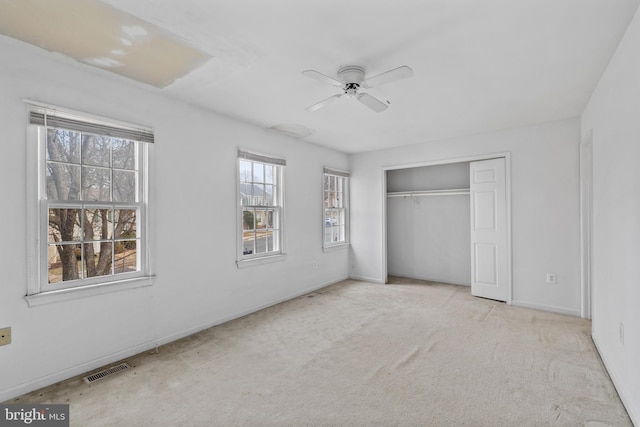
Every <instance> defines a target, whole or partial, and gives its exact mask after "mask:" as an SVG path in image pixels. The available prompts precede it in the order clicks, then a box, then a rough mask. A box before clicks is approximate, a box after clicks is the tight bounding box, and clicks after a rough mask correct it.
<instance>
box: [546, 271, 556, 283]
mask: <svg viewBox="0 0 640 427" xmlns="http://www.w3.org/2000/svg"><path fill="white" fill-rule="evenodd" d="M547 283H556V273H547Z"/></svg>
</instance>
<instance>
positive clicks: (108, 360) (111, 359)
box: [0, 341, 156, 402]
mask: <svg viewBox="0 0 640 427" xmlns="http://www.w3.org/2000/svg"><path fill="white" fill-rule="evenodd" d="M155 347H156V342H155V341H147V342H145V343H144V344H140V345H136V346H134V347H131V348H128V349H125V350H122V351H118V352H115V353H112V354H110V355H107V356H103V357H100V358H98V359H94V360H91V361H88V362H85V363H82V364H80V365H77V366H73V367H71V368H68V369H63V370H62V371H59V372H55V373H53V374H50V375H45V376H44V377H40V378H37V379H35V380H32V381H28V382H26V383H23V384H19V385H17V386H15V387H11V388H9V389H7V390H0V402H4V401H6V400H10V399H13V398H15V397H18V396H21V395H23V394H25V393H29V392H32V391H34V390H38V389H39V388H42V387H47V386H50V385H52V384H55V383H57V382H60V381H64V380H67V379H69V378H73V377H76V376H78V375H82V374H84V373H87V372H90V371H93V370H95V369H98V368H101V367H103V366H105V365H109V364H113V363H116V362H119V361H120V360H122V359H126V358H127V357H131V356H135V355H136V354H140V353H143V352H145V351H148V350H151V349H153V348H155Z"/></svg>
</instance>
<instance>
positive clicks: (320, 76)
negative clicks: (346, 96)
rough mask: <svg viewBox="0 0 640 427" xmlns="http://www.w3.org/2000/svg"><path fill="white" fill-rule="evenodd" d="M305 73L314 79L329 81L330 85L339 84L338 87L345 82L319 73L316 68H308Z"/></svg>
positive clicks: (323, 81)
mask: <svg viewBox="0 0 640 427" xmlns="http://www.w3.org/2000/svg"><path fill="white" fill-rule="evenodd" d="M302 74H303V75H305V76H307V77H311V78H312V79H316V80H318V81H321V82H322V83H329V84H330V85H333V86H338V87H342V86H343V84H342V82H339V81H338V80H336V79H334V78H333V77H329V76H325V75H324V74H322V73H319V72H317V71H315V70H306V71H303V72H302Z"/></svg>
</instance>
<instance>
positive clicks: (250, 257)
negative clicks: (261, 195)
mask: <svg viewBox="0 0 640 427" xmlns="http://www.w3.org/2000/svg"><path fill="white" fill-rule="evenodd" d="M243 161H247V162H251V165H252V175H253V167H254V165H255V164H256V163H258V164H262V165H265V166H266V165H268V166H271V167H273V168H274V169H273V183H265V182H258V181H253V176H252V178H251V181H246V180H244V181H243V180H241V173H242V166H241V164H242V162H243ZM285 166H286V160H285V159H284V158H283V157H276V156H272V155H268V154H262V153H257V152H255V151H249V150H245V149H242V148H239V149H238V156H237V159H236V178H235V180H236V207H237V225H236V235H237V237H236V239H237V245H236V247H237V250H236V265H237V266H238V268H244V267H248V266H252V265H260V264H265V263H270V262H275V261H283V260H284V259H285V257H286V250H285V247H286V245H285V203H284V198H285V197H284V195H285V189H284V175H285ZM243 183H245V185H246V184H250V185H254V184H256V183H257V184H258V185H265V186H266V185H273V188H274V192H273V194H272V200H273V202H272V204H270V205H267V204H251V205H250V204H243V194H244V193H243V192H242V184H243ZM249 197H253V195H251V196H249ZM245 208H253V209H254V210H255V209H260V210H267V211H272V212H273V214H272V223H271V224H272V227H270V228H269V227H267V230H269V229H270V230H272V231H273V237H272V238H273V240H274V241H276V242H277V247H278V248H277V249H276V250H273V251H268V252H262V253H256V252H255V244H254V248H253V250H252V253H250V254H247V253H245V246H246V245H245V244H244V240H243V237H244V233H245V231H246V230H245V229H244V212H245ZM254 218H255V215H254ZM255 227H256V226H255V223H254V228H253V229H251V230H253V231H255V230H258V228H255Z"/></svg>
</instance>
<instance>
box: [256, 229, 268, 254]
mask: <svg viewBox="0 0 640 427" xmlns="http://www.w3.org/2000/svg"><path fill="white" fill-rule="evenodd" d="M266 252H267V232H266V231H258V232H256V252H255V253H257V254H264V253H266Z"/></svg>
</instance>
